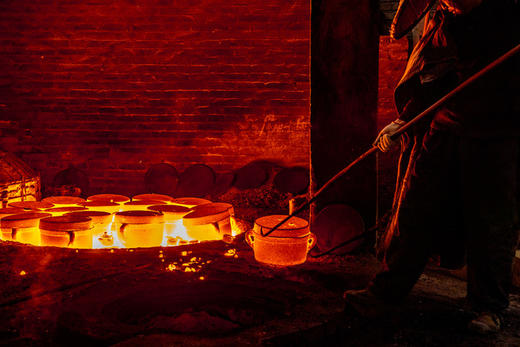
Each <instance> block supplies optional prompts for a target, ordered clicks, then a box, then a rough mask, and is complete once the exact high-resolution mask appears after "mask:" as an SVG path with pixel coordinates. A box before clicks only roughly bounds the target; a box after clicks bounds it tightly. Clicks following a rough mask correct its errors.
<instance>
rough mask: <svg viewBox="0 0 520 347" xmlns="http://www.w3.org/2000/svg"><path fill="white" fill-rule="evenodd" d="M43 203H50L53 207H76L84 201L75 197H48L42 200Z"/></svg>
mask: <svg viewBox="0 0 520 347" xmlns="http://www.w3.org/2000/svg"><path fill="white" fill-rule="evenodd" d="M42 201H43V202H50V203H51V204H54V205H78V204H82V203H84V202H85V199H82V198H79V197H77V196H50V197H48V198H45V199H42Z"/></svg>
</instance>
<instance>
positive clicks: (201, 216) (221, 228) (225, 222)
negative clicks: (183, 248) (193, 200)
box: [183, 202, 233, 241]
mask: <svg viewBox="0 0 520 347" xmlns="http://www.w3.org/2000/svg"><path fill="white" fill-rule="evenodd" d="M232 213H233V206H232V205H230V204H226V203H222V202H219V203H209V204H204V205H200V206H197V207H194V208H193V211H192V212H190V213H188V214H187V215H185V216H184V218H183V224H184V226H185V227H186V234H187V235H188V236H189V237H191V238H193V239H195V240H200V241H205V240H222V239H223V238H225V237H229V236H231V235H232V231H231V221H230V217H231V214H232Z"/></svg>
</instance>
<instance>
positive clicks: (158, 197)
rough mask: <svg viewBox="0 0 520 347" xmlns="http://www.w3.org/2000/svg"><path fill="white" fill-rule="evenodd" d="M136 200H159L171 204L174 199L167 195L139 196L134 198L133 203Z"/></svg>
mask: <svg viewBox="0 0 520 347" xmlns="http://www.w3.org/2000/svg"><path fill="white" fill-rule="evenodd" d="M136 200H157V201H162V202H170V201H173V200H174V199H173V198H172V197H171V196H169V195H165V194H139V195H136V196H134V197H133V198H132V201H136Z"/></svg>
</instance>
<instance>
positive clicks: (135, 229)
mask: <svg viewBox="0 0 520 347" xmlns="http://www.w3.org/2000/svg"><path fill="white" fill-rule="evenodd" d="M114 221H115V223H116V228H117V235H118V238H119V240H120V241H121V243H122V244H123V245H124V246H125V247H128V248H137V247H159V246H160V245H161V243H162V241H163V229H164V225H163V223H164V218H163V215H161V214H159V213H157V212H153V211H122V212H117V213H116V214H115V218H114Z"/></svg>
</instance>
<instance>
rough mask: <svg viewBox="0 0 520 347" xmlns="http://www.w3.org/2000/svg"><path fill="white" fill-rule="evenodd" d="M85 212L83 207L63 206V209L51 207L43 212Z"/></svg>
mask: <svg viewBox="0 0 520 347" xmlns="http://www.w3.org/2000/svg"><path fill="white" fill-rule="evenodd" d="M84 210H86V208H85V207H80V206H64V207H53V208H48V209H46V210H45V212H49V213H59V212H74V211H84Z"/></svg>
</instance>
